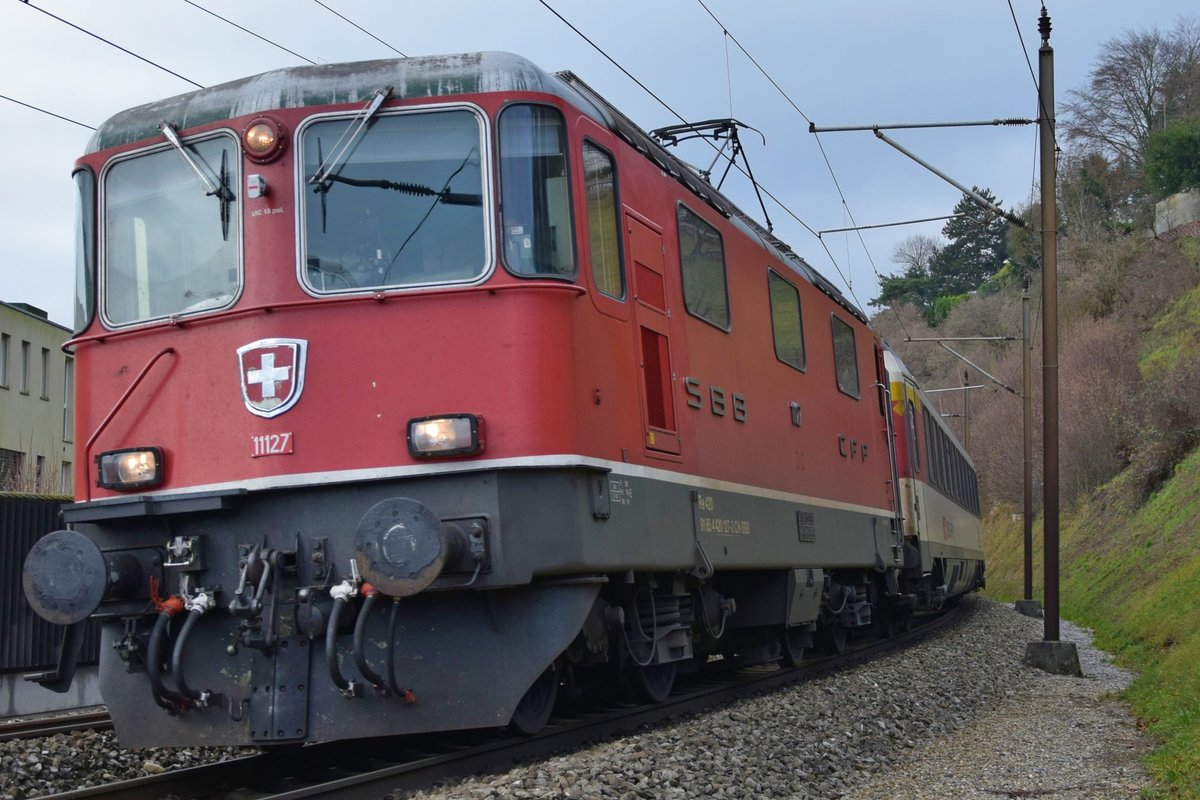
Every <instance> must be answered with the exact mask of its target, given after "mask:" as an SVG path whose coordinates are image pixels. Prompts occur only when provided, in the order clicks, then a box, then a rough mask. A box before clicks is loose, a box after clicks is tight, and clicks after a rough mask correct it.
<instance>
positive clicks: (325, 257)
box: [302, 109, 488, 294]
mask: <svg viewBox="0 0 1200 800" xmlns="http://www.w3.org/2000/svg"><path fill="white" fill-rule="evenodd" d="M349 124H350V120H349V119H347V118H337V119H328V120H322V121H321V122H317V123H315V124H313V125H310V126H309V127H308V128H306V129H305V131H304V137H303V138H304V141H303V147H304V154H303V155H304V181H305V183H304V187H305V190H304V198H305V200H304V231H305V241H304V254H303V259H304V260H303V262H302V263H303V265H304V270H303V275H304V281H305V283H306V284H307V285H308V287H309V288H310V289H312V290H313V291H315V292H318V293H330V294H333V293H338V292H353V291H361V290H364V289H381V288H388V287H399V286H423V285H429V284H437V283H462V282H467V281H472V280H475V279H477V278H478V277H479V276H481V275H482V274H483V273H484V270H485V269H486V268H487V266H488V246H487V236H486V234H485V230H486V212H485V210H484V208H483V170H482V167H481V158H480V141H481V136H482V126H481V125H480V120H479V117H478V116H476V114H475V113H474V112H471V111H467V110H465V109H448V110H445V111H429V112H419V113H411V114H391V115H386V116H382V117H377V118H376V119H375V120H374V121H373V122H372V123H371V124H370V126H369V127H368V128H367V130H366V132H365V133H363V134H362V135H361V136H360V137H359V139H358V141H357V143H356V144H355V145H354V148H353V150H352V151H351V152H350V154H349V155H348V156H346V157H344V158H343V159H342V161H341V164H340V165H335V167H334V170H333V172H332V173H330V174H329V175H328V177H326V179H325V180H324V181H322V182H321V183H320V184H316V185H314V184H312V183H310V180H311V179H312V178H313V177H314V176H316V175H317V174H318V171H319V170H320V168H321V166H322V164H323V163H324V161H325V159H326V158H327V157H328V156H329V154H330V153H331V152H333V148H334V146H335V145H336V144H337V142H338V139H339V138H340V137H341V136H342V135H343V134H344V133H345V132H346V127H347V125H349Z"/></svg>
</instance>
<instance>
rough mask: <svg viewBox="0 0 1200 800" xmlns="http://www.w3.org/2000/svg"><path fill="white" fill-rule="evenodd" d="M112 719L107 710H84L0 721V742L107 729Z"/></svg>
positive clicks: (110, 725)
mask: <svg viewBox="0 0 1200 800" xmlns="http://www.w3.org/2000/svg"><path fill="white" fill-rule="evenodd" d="M111 727H112V720H111V719H110V718H109V716H108V712H107V711H84V712H76V713H72V714H54V715H52V716H41V717H36V718H32V719H14V720H3V721H0V742H8V741H12V740H13V739H34V738H37V737H39V736H53V735H54V734H56V733H70V732H72V731H84V730H107V729H108V728H111Z"/></svg>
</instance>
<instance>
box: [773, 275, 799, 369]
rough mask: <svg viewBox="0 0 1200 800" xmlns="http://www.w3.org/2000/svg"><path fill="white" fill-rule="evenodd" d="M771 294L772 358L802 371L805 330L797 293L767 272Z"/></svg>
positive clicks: (788, 284)
mask: <svg viewBox="0 0 1200 800" xmlns="http://www.w3.org/2000/svg"><path fill="white" fill-rule="evenodd" d="M767 283H768V286H769V287H770V292H771V328H772V329H773V331H774V334H775V357H776V358H778V359H779V360H780V361H782V362H783V363H785V364H789V365H791V366H793V367H795V368H796V369H798V370H803V369H804V329H803V327H802V325H801V319H800V293H799V292H797V291H796V287H795V286H792V284H791V283H789V282H788V281H786V280H784V279H783V278H781V277H780V276H779V275H776V274H775V271H774V270H768V271H767Z"/></svg>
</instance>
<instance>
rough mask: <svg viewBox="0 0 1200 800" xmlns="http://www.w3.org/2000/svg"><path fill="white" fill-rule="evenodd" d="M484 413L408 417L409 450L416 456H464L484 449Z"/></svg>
mask: <svg viewBox="0 0 1200 800" xmlns="http://www.w3.org/2000/svg"><path fill="white" fill-rule="evenodd" d="M483 446H484V438H483V417H480V416H478V415H476V414H444V415H441V416H436V417H418V418H417V419H412V420H409V421H408V452H409V453H411V454H412V456H413V457H414V458H429V457H431V456H461V455H470V454H472V453H478V452H479V451H481V450H483Z"/></svg>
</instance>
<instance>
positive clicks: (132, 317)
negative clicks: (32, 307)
mask: <svg viewBox="0 0 1200 800" xmlns="http://www.w3.org/2000/svg"><path fill="white" fill-rule="evenodd" d="M186 147H187V150H188V154H189V155H190V156H191V161H192V162H193V163H195V164H196V165H197V166H198V167H199V168H200V169H201V170H203V171H205V172H206V173H207V174H208V175H209V176H210V178H211V180H212V181H213V182H214V185H218V186H221V187H222V188H223V192H222V196H221V197H210V196H207V195H206V194H205V187H204V185H203V184H201V182H200V181H199V179H198V177H197V175H196V173H195V172H194V171H193V168H192V165H191V164H189V162H188V161H185V160H184V159H182V158H180V156H179V153H177V152H175V151H174V150H170V149H167V150H157V151H155V152H152V153H146V154H143V155H138V156H135V157H133V158H129V159H125V160H123V161H118V162H116V163H115V164H113V165H112V166H111V167H110V168H109V169H108V172H107V173H106V174H105V177H104V314H105V317H106V318H107V319H108V321H109V322H111V323H113V324H115V325H122V324H127V323H131V322H141V321H144V320H151V319H160V318H162V317H168V316H171V315H173V314H186V313H189V312H194V311H206V310H210V309H214V308H221V307H224V306H227V305H229V304H230V303H232V302H233V299H234V297H235V295H236V294H237V291H238V282H239V268H238V267H239V263H240V257H241V255H240V254H241V240H240V226H239V224H238V220H239V219H240V215H239V212H238V208H237V200H236V198H234V196H233V193H232V191H231V190H230V188H229V187H236V186H238V180H237V175H236V170H237V165H238V164H239V163H240V161H241V154H240V151H239V150H238V147H237V144H236V142H235V141H234V140H233V139H232V138H231V137H229V136H224V135H219V136H216V137H213V138H209V139H205V140H203V141H199V142H191V143H189V144H188V145H186Z"/></svg>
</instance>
